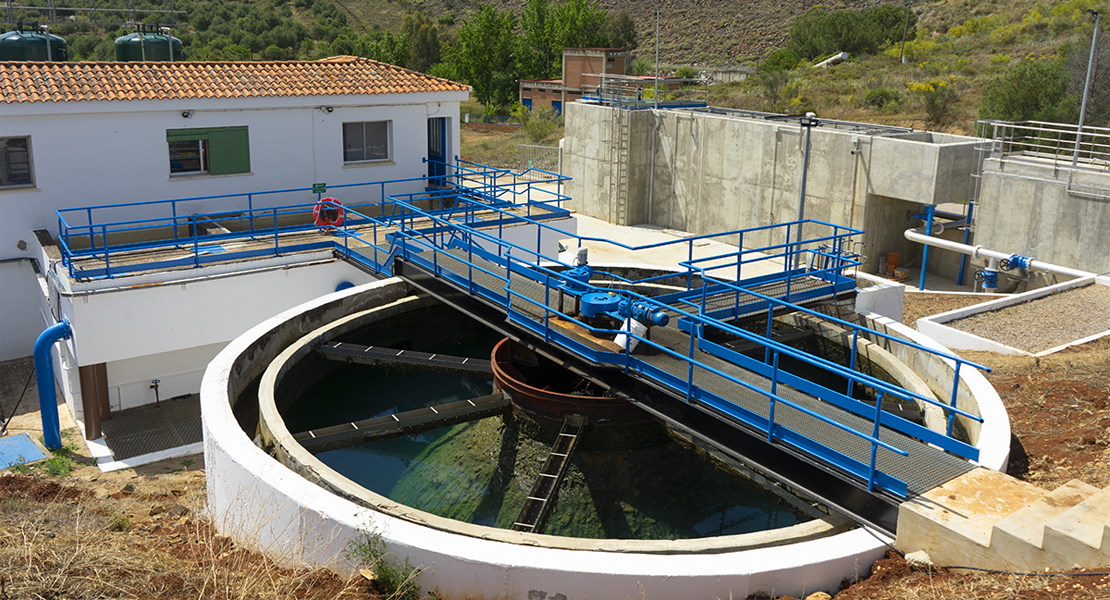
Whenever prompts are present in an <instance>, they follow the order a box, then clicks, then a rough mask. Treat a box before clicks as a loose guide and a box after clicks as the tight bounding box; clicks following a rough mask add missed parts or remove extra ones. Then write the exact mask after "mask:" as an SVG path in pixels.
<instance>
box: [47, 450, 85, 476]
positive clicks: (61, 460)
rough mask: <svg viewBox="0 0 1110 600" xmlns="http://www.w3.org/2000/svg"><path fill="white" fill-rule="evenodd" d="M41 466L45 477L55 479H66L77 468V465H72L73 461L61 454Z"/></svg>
mask: <svg viewBox="0 0 1110 600" xmlns="http://www.w3.org/2000/svg"><path fill="white" fill-rule="evenodd" d="M42 464H43V471H45V472H46V474H47V475H53V476H55V477H67V476H69V474H70V473H72V472H73V470H74V469H76V468H77V465H75V464H73V461H72V460H70V459H69V457H68V456H65V455H63V454H55V455H54V456H51V457H50V458H48V459H46V460H45V461H43V463H42Z"/></svg>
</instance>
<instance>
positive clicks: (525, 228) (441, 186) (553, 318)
mask: <svg viewBox="0 0 1110 600" xmlns="http://www.w3.org/2000/svg"><path fill="white" fill-rule="evenodd" d="M451 169H452V173H453V174H452V175H450V176H446V177H444V178H442V179H438V180H436V181H432V180H428V181H426V182H423V183H424V186H423V190H421V191H415V192H403V193H387V191H386V190H387V189H388V187H389V185H392V184H395V183H396V182H379V183H373V184H362V185H364V186H377V188H372V189H377V190H379V192H378V196H377V198H376V199H372V200H371V201H370V202H365V203H361V204H358V205H356V206H347V207H346V215H347V219H346V222H345V223H343V225H342V226H339V227H328V228H326V231H320V230H319V228H317V227H315V226H314V225H312V224H311V223H308V224H307V225H305V224H304V221H305V215H306V214H307V213H309V212H310V211H311V210H312V206H313V205H311V204H309V205H288V206H281V207H269V208H265V209H257V210H256V209H254V208H253V207H252V208H249V209H248V210H246V211H238V212H236V213H234V214H233V215H232V217H231V218H230V220H231V221H233V222H234V224H235V225H236V227H237V228H238V231H233V230H232V228H229V227H226V226H225V225H224V224H225V223H227V222H228V221H229V215H228V213H227V212H226V211H224V212H221V213H205V214H194V215H192V216H189V217H187V220H188V222H187V223H180V222H179V219H183V217H178V216H177V215H178V210H179V209H180V206H179V205H177V204H174V205H173V206H172V210H173V215H171V216H170V217H169V219H170V220H169V221H168V222H167V218H166V217H159V218H158V219H161V220H158V219H145V220H132V221H118V222H98V221H97V220H96V218H95V217H94V213H95V212H97V211H100V210H102V209H109V208H115V207H116V206H113V207H92V208H88V209H79V210H80V211H85V212H86V216H87V220H88V222H87V223H86V224H83V225H79V226H74V225H70V224H69V223H67V222H66V220H65V217H66V215H64V214H63V213H65V212H66V211H59V219H60V230H61V234H60V240H61V246H62V249H63V257H64V258H63V261H64V263H65V264H66V266H67V267H68V268H69V269H70V274H71V277H74V278H81V277H84V278H89V277H114V276H120V275H122V274H125V273H138V272H150V271H152V270H159V269H161V270H165V269H175V268H184V267H187V266H200V265H202V264H207V263H211V262H217V261H232V262H234V261H239V260H245V259H248V258H252V257H256V256H265V255H280V254H283V253H289V252H303V251H306V250H310V249H321V248H330V249H332V250H333V251H334V252H335V253H336V254H337V255H339V256H342V257H343V258H345V259H346V260H348V261H350V262H352V263H354V264H357V265H359V266H360V267H361V268H364V269H366V270H370V271H373V272H375V273H380V274H397V275H400V276H402V277H405V278H406V279H408V280H409V281H410V282H411V283H413V284H414V285H415V286H417V287H419V288H422V289H424V290H425V291H427V292H429V293H432V294H433V295H435V296H437V297H439V298H440V299H442V300H444V301H445V302H447V303H449V304H451V305H453V306H455V307H456V308H459V309H460V310H463V311H465V312H467V313H469V314H470V315H471V316H474V317H475V318H477V319H479V320H481V321H483V322H485V323H486V324H488V325H490V326H491V327H493V328H495V329H497V330H500V331H502V332H504V333H506V334H507V335H509V336H510V337H513V338H514V339H519V340H522V341H524V342H525V343H529V344H530V345H532V346H533V347H535V348H537V349H541V350H542V351H544V352H545V353H546V354H548V355H550V356H553V357H556V359H557V360H561V361H562V362H564V363H567V364H569V365H571V366H572V367H574V368H575V369H577V370H579V371H580V372H582V373H584V374H586V375H587V376H588V377H590V378H591V379H593V380H595V381H596V382H598V383H599V384H601V385H603V386H604V387H606V388H608V389H609V391H610V393H614V394H618V395H623V396H625V397H627V398H628V399H630V400H631V401H633V402H635V403H637V404H639V405H640V406H641V407H643V408H644V409H645V410H648V411H650V412H653V413H654V414H656V415H658V416H660V417H662V418H664V419H666V420H668V421H669V422H671V423H672V425H674V426H675V427H677V428H679V429H681V430H686V431H689V432H691V433H694V434H697V435H699V436H702V437H703V438H706V439H708V440H709V441H710V442H711V443H713V444H715V445H717V446H718V447H720V448H722V449H724V450H726V451H729V452H732V453H734V454H737V455H740V456H741V457H742V459H743V460H744V461H745V462H747V463H748V464H751V465H752V466H753V467H754V468H756V469H757V470H759V471H762V472H764V473H766V474H768V475H770V476H771V477H772V478H774V479H776V480H778V481H780V482H781V483H782V484H783V485H786V486H789V487H792V488H795V489H798V490H799V491H802V492H804V493H806V494H809V495H811V496H813V497H815V498H816V499H818V500H820V501H822V502H824V503H826V504H828V505H830V506H832V507H835V508H836V509H837V510H840V511H842V512H845V513H847V514H850V515H852V516H853V517H854V518H856V519H857V520H859V521H861V522H865V523H869V524H871V525H873V526H875V527H878V528H880V529H882V530H884V531H887V532H889V533H893V532H894V531H895V527H896V520H897V506H898V504H899V503H900V502H901V501H902V500H903V499H905V498H907V497H913V496H917V495H920V494H922V493H924V492H927V491H929V490H931V489H933V488H935V487H937V486H939V485H941V484H943V483H944V482H946V481H948V480H950V479H952V478H954V477H956V476H958V475H960V474H962V473H964V472H967V471H968V470H970V469H971V468H972V466H973V465H972V464H971V463H969V462H968V461H974V460H976V459H977V458H978V449H977V448H975V447H974V446H972V445H970V444H968V443H967V442H965V441H963V440H961V439H959V438H958V437H957V436H956V435H954V434H955V433H957V431H958V427H957V421H958V420H961V419H962V420H965V421H979V422H981V421H982V420H981V419H980V418H979V417H978V416H977V415H974V414H971V413H968V412H966V411H963V410H961V409H959V408H957V407H956V393H957V390H958V382H959V371H960V369H961V368H963V367H965V366H969V367H971V368H978V369H985V367H982V366H981V365H977V364H974V363H970V362H968V361H964V360H962V359H960V358H958V357H955V356H951V355H947V354H943V356H944V357H945V358H947V359H949V360H950V361H952V362H953V363H954V364H955V371H956V375H955V377H954V378H953V381H952V382H951V395H950V396H949V397H948V398H944V399H942V400H937V399H935V398H933V397H930V396H924V395H921V394H918V393H915V392H912V391H910V390H907V389H905V388H902V387H901V386H899V385H897V384H893V383H889V382H887V381H884V380H881V379H878V378H876V377H874V376H872V375H870V374H868V372H867V371H868V369H865V368H862V365H861V364H860V361H858V353H857V349H858V347H859V344H858V342H859V340H860V338H861V337H864V338H866V339H870V340H872V341H879V340H881V341H882V342H883V343H886V344H905V345H908V346H911V347H913V348H914V349H916V350H917V351H920V352H928V353H933V354H940V353H938V352H936V351H934V350H931V349H928V348H924V347H921V346H917V345H915V344H912V343H909V342H906V341H904V340H901V339H899V338H895V337H892V336H889V335H887V334H884V333H881V332H878V331H874V330H869V329H866V328H863V327H860V326H858V325H856V324H853V323H851V322H848V321H844V320H841V319H837V318H834V317H831V316H829V315H827V314H823V313H821V312H818V311H816V310H814V305H815V304H817V303H821V302H826V301H830V300H835V299H838V298H843V297H846V296H850V295H851V294H853V293H854V288H855V282H854V280H853V279H851V278H848V277H845V275H844V271H845V270H846V269H850V268H853V267H855V266H857V265H858V264H859V263H858V261H857V260H856V257H855V255H854V254H853V253H852V252H850V248H851V238H852V236H855V235H859V234H860V233H862V232H861V231H859V230H856V229H850V228H846V227H842V226H838V225H834V224H830V223H824V222H820V221H814V220H804V221H794V222H789V223H782V224H779V225H773V226H767V227H756V228H751V229H744V230H735V231H727V232H722V233H719V234H712V235H701V236H693V237H688V238H682V239H678V240H674V241H670V242H664V243H659V244H651V245H646V246H639V247H631V246H627V245H623V244H619V243H616V242H612V241H610V240H603V239H597V238H590V237H584V236H579V235H576V234H575V233H574V232H572V231H566V230H562V229H559V228H558V226H559V225H562V223H565V221H566V219H567V218H568V217H569V216H570V213H569V212H568V211H567V210H566V209H564V208H562V206H561V204H562V202H563V201H564V200H566V199H567V198H566V197H565V196H562V195H561V194H559V193H558V192H557V191H556V192H551V191H549V190H550V187H551V186H558V185H559V184H560V183H561V182H562V181H563V180H564V178H562V177H560V176H558V175H554V174H551V175H550V178H549V179H548V180H545V181H540V182H536V181H523V179H518V177H517V176H516V175H512V174H509V173H508V172H505V171H498V170H494V169H487V168H484V167H480V166H478V165H470V164H466V163H463V162H462V161H458V162H457V164H456V165H451ZM409 183H411V182H409ZM544 184H546V185H544ZM409 187H411V185H410V186H409ZM556 189H558V188H557V187H556ZM284 191H290V190H284ZM292 191H299V192H302V193H303V192H306V191H307V190H292ZM190 200H197V199H188V200H182V201H168V202H175V203H181V202H188V201H190ZM298 218H299V220H300V222H297V220H298ZM204 223H215V224H217V226H218V228H217V229H216V230H215V231H214V232H212V231H209V232H208V234H207V235H202V233H201V230H202V227H201V225H202V224H204ZM167 227H168V228H169V229H170V230H172V231H173V233H174V236H173V237H170V238H167V239H161V240H157V241H142V242H135V241H129V240H128V237H127V235H126V234H127V233H128V232H129V231H132V230H137V229H143V228H145V229H151V228H162V229H167ZM508 230H512V231H513V232H514V235H513V236H509V237H512V238H513V239H517V240H520V239H521V238H522V236H521V232H524V233H525V235H524V236H523V237H524V238H526V239H528V240H529V241H525V242H511V241H508V240H507V239H506V235H505V234H507V233H508V232H509V231H508ZM179 231H180V232H181V233H180V234H179ZM82 238H83V240H84V244H83V246H84V248H81V249H76V246H78V245H82V244H80V243H77V244H75V243H74V242H75V241H79V240H82ZM710 238H716V239H718V240H721V241H725V242H726V243H729V244H731V245H733V246H734V247H735V248H737V249H736V250H734V251H728V252H724V253H721V254H718V255H714V256H709V257H699V258H695V254H694V247H695V245H700V244H703V243H704V240H707V239H710ZM552 239H559V240H563V241H566V240H571V241H572V244H574V245H577V246H578V247H579V248H582V247H584V246H585V245H586V244H587V243H591V244H612V245H614V246H618V247H620V248H623V249H624V250H627V251H633V252H636V251H648V250H654V249H658V248H660V247H664V246H668V245H677V246H684V249H685V250H686V254H687V260H685V261H682V262H681V263H680V267H681V268H680V270H678V271H676V272H669V273H664V274H660V275H653V276H650V277H645V278H640V279H631V278H629V277H624V276H622V275H620V274H618V273H617V272H612V271H603V270H594V269H593V268H592V267H590V266H589V265H588V264H586V262H585V261H580V264H568V263H564V262H561V261H560V260H559V257H558V253H557V252H554V251H547V252H545V251H544V248H545V240H547V246H551V244H550V241H551V240H552ZM532 240H534V242H533V241H532ZM216 242H218V243H216ZM183 247H184V248H185V249H191V250H192V252H191V253H190V254H189V256H185V257H177V258H167V257H164V256H161V255H160V254H159V253H164V252H169V251H171V250H176V251H180V250H181V249H182V248H183ZM202 248H210V249H211V250H210V251H209V252H201V251H200V250H201V249H202ZM113 256H114V257H115V261H114V263H113V260H112V257H113ZM579 256H580V257H582V258H585V255H583V254H581V253H580V254H579ZM190 261H191V262H190ZM788 312H791V313H800V314H804V315H806V316H808V317H810V318H813V319H819V320H821V321H824V322H825V323H828V324H831V325H833V326H835V327H839V328H841V329H842V330H843V331H844V332H846V335H847V336H848V337H849V338H850V340H851V342H850V344H849V348H848V350H847V354H848V360H847V361H844V362H846V363H847V364H840V363H838V362H833V361H831V360H828V359H826V358H822V357H819V356H814V355H811V354H808V353H806V352H803V351H800V350H798V349H795V348H793V347H791V346H788V345H785V344H783V343H781V342H780V341H776V339H775V338H776V336H775V335H773V331H772V330H773V326H774V319H773V317H774V316H775V315H778V314H783V313H788ZM753 323H761V325H760V326H761V327H762V328H764V329H763V330H761V331H754V330H753ZM753 348H754V350H753ZM738 349H746V350H743V351H740V350H738ZM787 363H790V364H793V365H802V368H801V369H799V368H797V367H796V366H795V367H792V368H791V369H790V370H787V369H786V368H785V365H786V364H787ZM815 374H823V375H828V376H832V380H838V381H842V382H843V383H844V385H843V387H839V385H833V384H828V383H824V384H822V383H816V381H829V380H830V378H828V377H816V376H814V375H815ZM892 399H897V400H901V401H903V402H912V403H918V404H930V405H934V406H936V407H937V408H939V409H940V410H941V411H943V413H944V414H945V415H946V416H947V430H946V431H939V432H938V431H933V430H930V429H928V428H926V427H925V426H923V425H921V424H918V423H916V422H913V421H910V420H907V419H904V418H902V417H900V416H898V415H895V414H893V413H891V412H888V411H885V410H883V406H884V404H887V402H888V401H889V400H892Z"/></svg>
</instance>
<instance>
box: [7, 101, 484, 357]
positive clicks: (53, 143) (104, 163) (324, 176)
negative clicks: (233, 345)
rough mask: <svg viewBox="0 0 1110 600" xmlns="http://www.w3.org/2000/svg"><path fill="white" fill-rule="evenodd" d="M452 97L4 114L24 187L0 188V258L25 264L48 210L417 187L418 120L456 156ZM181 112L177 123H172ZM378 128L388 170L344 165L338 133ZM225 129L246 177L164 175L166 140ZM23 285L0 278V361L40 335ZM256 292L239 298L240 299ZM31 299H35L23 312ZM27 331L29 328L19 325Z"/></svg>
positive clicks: (16, 276)
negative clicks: (22, 167)
mask: <svg viewBox="0 0 1110 600" xmlns="http://www.w3.org/2000/svg"><path fill="white" fill-rule="evenodd" d="M464 98H465V93H458V92H452V93H441V94H408V95H398V94H382V95H378V96H350V97H319V96H318V97H310V98H306V97H300V98H263V99H233V100H190V101H145V100H144V101H128V102H123V101H114V102H69V103H25V104H11V105H5V106H4V113H3V117H2V118H3V121H2V131H3V135H5V136H30V137H31V152H32V163H33V173H34V182H35V185H34V187H20V188H4V189H0V216H2V218H0V259H19V258H30V257H32V256H35V248H39V247H38V245H37V244H36V243H35V236H34V233H33V232H34V230H39V229H42V230H47V231H49V232H50V233H51V234H52V235H57V234H58V217H57V215H56V213H55V212H54V211H55V210H57V209H64V208H74V207H84V206H93V205H104V204H113V203H131V202H145V201H150V200H167V199H174V198H187V197H198V196H213V195H227V194H242V193H247V192H257V191H263V190H276V189H289V188H304V187H310V186H311V185H312V184H313V183H327V184H329V185H331V186H334V185H337V184H347V183H359V182H367V181H383V180H391V179H406V178H414V177H420V176H422V175H424V174H426V173H427V169H428V166H427V165H426V164H424V163H423V159H424V158H425V157H426V156H427V154H428V152H427V149H428V148H427V147H428V143H427V135H426V131H427V119H429V118H435V117H446V118H447V119H449V121H448V128H447V130H448V142H447V143H448V148H447V156H449V157H453V156H455V155H457V154H458V152H459V132H458V131H459V130H458V122H459V121H458V119H459V101H460V100H461V99H464ZM324 106H330V107H331V108H332V112H330V113H329V112H327V111H326V110H325V109H323V108H322V107H324ZM185 111H189V114H190V117H189V118H184V117H183V116H182V113H183V112H185ZM381 120H388V121H392V133H391V143H392V160H390V161H387V162H383V163H363V164H346V165H345V164H344V162H343V142H342V140H343V135H342V131H343V130H342V127H343V123H345V122H360V121H381ZM225 126H246V127H247V128H248V136H249V146H250V172H249V173H243V174H234V175H219V176H211V175H194V176H173V177H171V176H170V171H169V170H170V167H169V150H168V146H167V142H166V131H167V130H169V129H187V128H208V127H225ZM422 190H423V186H422V184H420V183H419V182H413V183H406V184H399V185H397V186H394V187H393V188H391V189H390V190H388V191H389V192H393V193H401V192H415V191H422ZM328 193H329V195H332V196H334V197H336V198H338V199H339V200H340V201H342V202H343V203H344V204H355V203H358V202H364V201H371V200H374V201H376V200H377V199H378V198H379V196H380V191H379V188H376V187H368V188H352V189H348V190H344V189H332V190H329V192H328ZM315 198H316V197H315V196H314V195H312V194H310V193H307V192H298V193H285V194H273V195H258V196H254V197H253V198H252V202H253V206H254V207H255V208H260V207H266V206H276V205H290V204H299V203H312V202H314V201H315ZM247 205H248V204H247V200H246V199H245V198H234V199H226V198H225V199H214V200H204V201H194V202H189V203H186V204H182V205H181V206H180V208H179V209H178V210H179V213H178V214H179V215H188V214H194V213H201V212H211V211H219V210H243V209H245V208H247ZM169 214H170V212H169V211H168V210H167V209H166V207H165V205H161V206H157V207H151V206H148V207H126V208H120V209H115V210H114V212H111V213H102V214H101V216H100V218H101V219H109V220H116V221H126V220H132V219H142V218H153V217H156V216H157V217H165V216H168V215H169ZM77 218H80V217H77ZM39 252H40V253H41V248H39ZM38 257H39V258H40V259H41V258H42V256H41V254H39V255H38ZM43 266H44V268H46V267H48V266H49V265H48V263H47V262H44V263H43ZM25 275H26V274H25V273H23V271H22V267H12V266H10V265H5V266H4V267H3V268H0V290H5V291H4V292H2V293H3V294H4V295H3V297H2V299H3V300H4V302H3V303H2V305H0V311H2V312H0V323H4V325H2V327H3V332H2V333H3V335H2V337H3V342H2V344H0V358H14V357H18V356H26V355H28V354H30V348H31V345H32V344H33V342H34V338H35V335H37V332H36V331H35V330H36V329H37V331H41V329H42V328H41V327H40V325H41V322H42V320H43V319H42V317H41V315H40V314H39V310H38V304H41V302H42V300H41V295H42V292H41V291H39V290H38V287H39V286H37V285H33V286H32V285H31V284H32V283H33V280H32V279H30V278H28V277H27V276H25ZM331 289H334V287H333V288H331ZM13 290H18V291H13ZM325 291H330V290H325ZM256 292H257V290H244V293H246V294H247V295H248V297H251V298H253V296H254V295H255V293H256ZM317 292H318V293H322V292H319V290H317ZM34 294H38V296H39V299H38V300H35V301H32V300H30V297H31V296H32V295H34ZM289 306H291V304H290V305H289ZM120 316H121V317H125V316H126V313H122V314H121V315H120ZM252 322H253V321H252ZM16 323H18V324H19V325H9V324H16ZM28 323H34V324H35V325H34V326H30V325H24V324H28ZM223 339H224V341H226V340H227V339H231V336H228V337H224V338H223ZM196 343H197V344H200V345H206V344H208V343H211V342H210V341H204V340H199V341H197V342H196ZM136 355H137V354H136ZM93 362H103V360H102V359H96V360H95V361H87V360H84V359H83V358H82V361H81V364H92V363H93Z"/></svg>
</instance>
